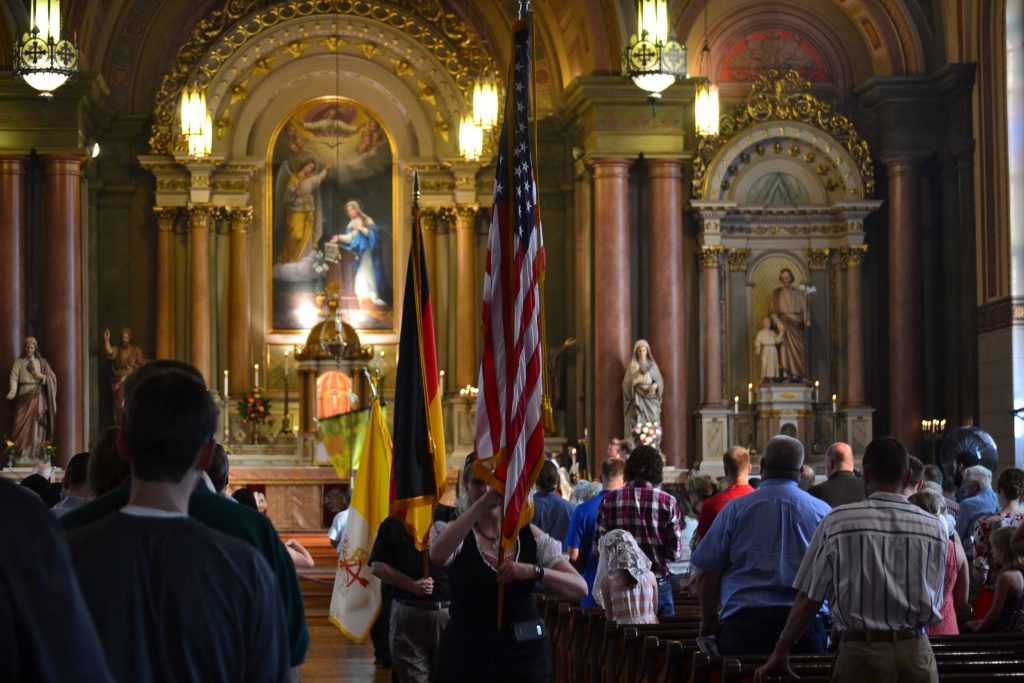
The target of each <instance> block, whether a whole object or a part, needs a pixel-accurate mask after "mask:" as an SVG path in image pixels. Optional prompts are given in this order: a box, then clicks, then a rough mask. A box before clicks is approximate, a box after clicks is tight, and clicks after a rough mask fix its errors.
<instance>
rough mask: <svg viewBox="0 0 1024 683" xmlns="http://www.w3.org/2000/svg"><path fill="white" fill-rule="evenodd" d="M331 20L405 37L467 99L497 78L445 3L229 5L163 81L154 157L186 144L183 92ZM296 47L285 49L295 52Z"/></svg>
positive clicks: (299, 0)
mask: <svg viewBox="0 0 1024 683" xmlns="http://www.w3.org/2000/svg"><path fill="white" fill-rule="evenodd" d="M329 15H343V16H353V17H361V18H365V19H370V20H373V21H376V22H379V23H381V24H383V25H386V26H389V27H390V28H392V29H395V30H397V31H400V32H402V33H404V34H405V35H407V36H408V37H409V38H410V39H411V40H413V41H415V42H417V43H419V45H420V46H422V47H423V48H424V49H425V50H426V51H427V52H429V53H430V54H432V55H433V56H434V58H436V59H437V60H438V62H440V63H441V65H443V67H444V69H445V71H446V72H447V73H448V76H449V77H451V78H452V80H453V81H454V82H455V84H456V86H457V87H458V88H459V90H460V91H462V93H463V96H465V97H466V98H467V99H468V98H469V96H470V95H471V93H472V89H473V78H474V77H475V76H476V75H477V74H481V73H485V72H493V71H497V65H496V63H495V61H494V59H493V57H492V56H491V55H490V54H489V53H488V52H487V51H486V50H485V49H484V48H483V47H482V45H481V43H480V40H479V37H478V36H477V34H476V33H475V32H474V31H473V29H471V28H470V27H469V26H468V25H467V24H466V23H465V22H464V21H463V20H462V19H460V18H459V17H458V15H456V14H455V13H454V12H450V11H447V10H446V9H445V8H444V7H443V6H442V4H441V0H370V1H367V0H289V1H288V2H281V1H280V0H231V1H230V2H226V3H224V4H223V6H222V7H221V8H219V9H216V10H214V11H212V12H210V13H209V14H208V15H207V16H206V17H205V18H204V19H203V20H202V21H200V22H199V23H198V24H197V25H196V27H195V28H194V29H193V31H192V34H191V36H190V37H189V38H188V40H186V41H185V43H184V44H183V45H182V46H181V48H180V49H179V50H178V54H177V57H176V58H175V60H174V62H173V66H172V67H171V69H170V70H169V71H168V72H167V73H166V74H164V77H163V80H162V82H161V84H160V88H159V90H158V91H157V93H156V97H155V104H154V108H153V129H152V134H151V135H150V138H149V147H150V150H151V152H152V153H153V154H170V153H172V152H173V151H174V146H175V144H180V141H179V140H177V139H176V136H175V121H176V119H177V106H178V100H179V99H180V97H181V91H182V90H183V89H184V87H185V86H186V85H187V84H188V83H191V82H196V83H199V84H201V85H204V86H205V85H208V84H209V83H210V82H212V80H213V79H214V77H215V76H216V75H217V73H218V72H219V71H220V69H221V68H222V67H223V66H224V64H225V63H226V62H227V61H228V60H229V59H230V58H231V57H232V56H233V55H234V53H235V52H237V51H238V50H239V49H241V48H243V47H244V46H245V45H246V44H247V43H248V42H249V41H251V40H252V39H253V38H254V37H256V36H258V35H259V34H261V33H263V32H264V31H267V30H269V29H272V28H274V27H276V26H277V25H279V24H281V23H283V22H286V21H289V20H292V19H299V18H303V17H308V16H329ZM338 41H339V42H337V43H336V44H335V47H334V49H333V50H331V47H330V46H326V47H327V49H328V50H331V51H332V52H333V51H336V50H337V49H340V48H341V46H342V45H343V44H345V43H343V42H341V39H338ZM293 45H294V46H295V47H294V48H293V47H292V46H289V47H288V48H287V49H289V50H290V49H295V50H297V49H298V47H297V44H293ZM271 60H272V57H269V56H268V57H264V58H262V59H260V60H258V61H257V62H256V64H255V66H254V69H253V73H256V74H261V73H268V72H269V71H270V68H271Z"/></svg>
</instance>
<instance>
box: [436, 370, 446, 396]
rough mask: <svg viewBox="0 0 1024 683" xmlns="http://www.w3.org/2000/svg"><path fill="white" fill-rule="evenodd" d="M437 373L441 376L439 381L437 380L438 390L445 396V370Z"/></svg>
mask: <svg viewBox="0 0 1024 683" xmlns="http://www.w3.org/2000/svg"><path fill="white" fill-rule="evenodd" d="M437 374H438V377H439V379H438V382H437V383H438V392H439V393H440V395H441V396H442V397H443V396H444V370H442V371H441V372H439V373H437Z"/></svg>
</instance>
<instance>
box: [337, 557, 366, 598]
mask: <svg viewBox="0 0 1024 683" xmlns="http://www.w3.org/2000/svg"><path fill="white" fill-rule="evenodd" d="M368 559H370V555H369V553H367V552H366V549H365V548H358V549H357V550H356V551H355V552H354V553H352V554H351V555H346V556H344V557H342V558H341V559H340V560H338V567H340V568H341V569H344V570H345V572H346V573H348V575H349V579H348V582H347V583H346V584H345V588H348V587H349V586H351V585H352V584H353V583H356V582H358V583H359V585H360V586H362V587H363V588H366V586H368V585H369V583H370V580H369V579H365V578H363V577H362V576H360V574H362V573H363V567H365V566H366V561H367V560H368Z"/></svg>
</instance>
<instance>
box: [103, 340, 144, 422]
mask: <svg viewBox="0 0 1024 683" xmlns="http://www.w3.org/2000/svg"><path fill="white" fill-rule="evenodd" d="M103 351H104V353H106V354H107V358H109V359H110V393H111V396H112V397H113V400H114V424H115V425H120V424H122V423H123V422H124V381H125V380H126V379H128V375H130V374H132V372H134V371H135V368H137V367H139V366H140V365H142V364H143V363H145V362H146V359H145V357H143V355H142V349H140V348H139V346H138V345H137V344H135V343H134V337H133V335H132V331H131V329H129V328H127V327H122V328H121V343H120V344H118V345H117V346H111V345H110V330H109V329H104V330H103Z"/></svg>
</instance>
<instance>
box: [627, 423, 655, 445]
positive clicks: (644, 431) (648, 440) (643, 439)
mask: <svg viewBox="0 0 1024 683" xmlns="http://www.w3.org/2000/svg"><path fill="white" fill-rule="evenodd" d="M633 437H634V438H635V439H636V440H637V441H639V442H640V444H642V445H644V446H654V447H655V448H657V447H658V445H659V444H660V443H661V423H660V422H657V421H655V420H652V421H650V422H637V423H636V424H635V425H633Z"/></svg>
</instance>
